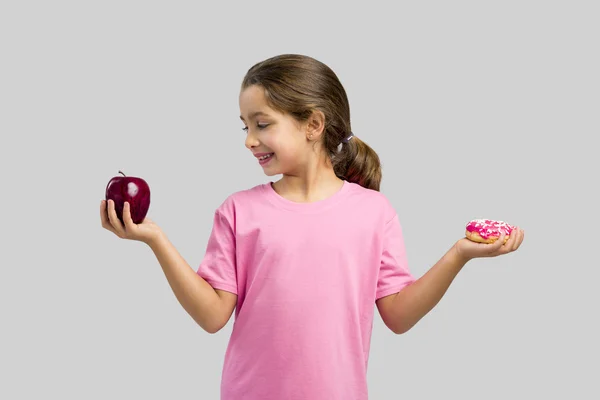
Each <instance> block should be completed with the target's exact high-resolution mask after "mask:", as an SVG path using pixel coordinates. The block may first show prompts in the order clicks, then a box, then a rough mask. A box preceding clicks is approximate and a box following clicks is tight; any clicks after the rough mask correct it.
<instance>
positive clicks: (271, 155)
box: [258, 153, 275, 161]
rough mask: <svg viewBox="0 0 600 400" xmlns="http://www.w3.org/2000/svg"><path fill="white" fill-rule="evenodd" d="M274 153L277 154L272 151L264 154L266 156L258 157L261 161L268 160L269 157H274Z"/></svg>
mask: <svg viewBox="0 0 600 400" xmlns="http://www.w3.org/2000/svg"><path fill="white" fill-rule="evenodd" d="M274 154H275V153H270V154H267V155H264V156H262V157H258V159H259V160H260V161H263V160H266V159H267V158H271V157H273V155H274Z"/></svg>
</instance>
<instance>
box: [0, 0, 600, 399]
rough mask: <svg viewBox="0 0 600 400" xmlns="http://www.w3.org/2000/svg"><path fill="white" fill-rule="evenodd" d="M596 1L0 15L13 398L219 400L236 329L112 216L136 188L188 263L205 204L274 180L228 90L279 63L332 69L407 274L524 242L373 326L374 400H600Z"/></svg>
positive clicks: (87, 9)
mask: <svg viewBox="0 0 600 400" xmlns="http://www.w3.org/2000/svg"><path fill="white" fill-rule="evenodd" d="M593 3H594V2H592V1H587V2H584V1H568V2H567V1H563V2H558V1H504V2H481V1H453V2H442V1H437V2H411V3H396V4H395V5H391V4H390V5H384V3H377V2H368V3H366V4H364V5H361V6H351V5H348V3H345V4H342V3H341V2H340V3H336V4H333V3H321V4H318V5H317V4H316V3H310V2H301V3H297V2H296V3H284V2H271V3H264V2H244V3H242V2H239V3H238V4H230V3H223V4H222V5H212V6H210V7H207V6H202V5H200V2H191V1H187V2H182V1H172V2H162V3H160V2H148V1H145V2H142V1H135V2H134V1H102V2H99V1H98V2H76V1H54V2H41V1H38V2H32V1H27V2H23V1H20V2H17V1H12V2H10V1H7V2H2V5H1V6H0V46H1V47H0V56H1V57H2V60H1V63H0V68H1V73H0V133H1V134H2V142H1V146H0V152H1V153H0V155H1V157H0V163H1V166H0V167H1V168H0V173H1V174H2V177H1V178H2V188H1V194H2V195H1V196H0V201H1V202H2V204H1V206H2V210H3V214H4V216H3V218H2V227H3V229H2V230H1V233H0V234H1V235H2V237H1V239H2V240H1V242H0V243H1V249H2V256H3V257H2V263H1V265H2V268H1V271H2V275H1V276H0V296H1V297H0V307H1V309H0V311H1V316H2V317H1V324H2V328H1V330H0V339H1V340H0V343H1V347H0V369H1V375H0V398H2V399H42V398H44V399H45V398H61V399H142V398H143V399H167V398H169V399H172V398H177V399H217V398H218V392H219V385H220V376H221V367H222V363H223V356H224V352H225V348H226V345H227V341H228V339H229V334H230V332H231V327H232V322H233V318H232V320H231V321H230V323H229V324H228V325H227V326H226V327H225V328H224V329H223V330H222V331H221V332H219V333H218V334H216V335H212V336H211V335H209V334H207V333H205V332H204V331H202V329H201V328H200V327H199V326H197V325H196V324H195V323H194V322H193V320H192V319H191V318H190V317H189V316H188V315H187V314H186V313H185V311H184V310H183V308H182V307H181V306H180V305H179V303H178V302H177V300H176V298H175V296H174V295H173V293H172V291H171V289H170V287H169V286H168V283H167V281H166V279H165V277H164V275H163V272H162V270H161V268H160V266H159V264H158V262H157V261H156V259H155V258H154V256H153V254H152V252H151V251H150V249H149V248H148V247H147V246H146V245H144V244H142V243H139V242H132V241H126V240H121V239H119V238H117V237H116V236H115V235H113V234H112V233H110V232H108V231H106V230H104V229H102V228H101V226H100V219H99V211H98V209H99V202H100V200H101V199H102V198H103V196H104V189H105V186H106V184H107V182H108V180H109V179H110V178H112V177H113V176H115V175H117V172H118V170H119V169H122V170H123V171H124V172H125V173H126V174H128V175H133V176H141V177H143V178H144V179H146V180H147V181H148V183H149V184H150V186H151V189H152V204H151V208H150V213H149V216H150V217H151V218H152V219H154V220H155V221H156V222H157V223H158V224H159V225H160V226H161V227H162V229H163V230H164V231H165V232H166V233H167V235H168V236H169V238H170V239H171V240H172V242H173V243H174V244H175V246H176V247H177V249H178V250H179V252H180V253H181V254H182V255H183V257H184V258H185V259H186V260H187V261H188V263H189V264H190V265H191V267H192V268H194V269H196V268H197V265H198V264H199V262H200V261H201V259H202V257H203V255H204V251H205V247H206V242H207V239H208V236H209V234H210V229H211V224H212V216H213V211H214V209H215V208H216V207H217V206H218V205H219V204H220V203H221V202H222V201H223V200H224V199H225V197H226V196H228V195H229V194H231V193H232V192H234V191H237V190H242V189H246V188H249V187H252V186H254V185H257V184H260V183H264V182H267V181H268V180H269V178H268V177H265V176H264V175H263V173H262V170H261V168H260V167H259V166H258V164H257V163H256V161H255V160H253V158H252V157H251V155H250V153H249V152H248V151H247V150H246V149H245V148H244V137H245V133H244V132H243V131H242V130H241V129H242V128H243V123H242V122H241V121H240V120H239V117H238V116H239V105H238V94H239V91H238V89H239V85H240V82H241V79H242V78H243V76H244V74H245V72H246V71H247V69H248V68H250V67H251V66H252V65H253V64H254V63H255V62H258V61H261V60H263V59H265V58H267V57H270V56H273V55H276V54H280V53H301V54H307V55H310V56H313V57H315V58H317V59H319V60H321V61H323V62H325V63H326V64H328V65H329V66H330V67H331V68H333V70H334V71H335V72H336V73H337V74H338V76H339V78H340V80H341V81H342V83H343V85H344V86H345V88H346V90H347V93H348V96H349V99H350V103H351V113H352V127H353V130H354V132H355V133H356V134H357V135H358V136H360V137H361V139H363V140H365V141H366V142H367V143H369V144H370V145H371V146H372V147H373V148H374V149H375V150H376V151H377V152H378V153H379V155H380V156H381V158H382V160H383V166H384V179H383V183H382V192H384V193H385V194H386V195H387V196H388V197H389V199H390V200H391V201H392V203H393V204H394V206H395V207H396V209H397V211H398V213H399V215H400V219H401V223H402V225H403V229H404V232H405V240H406V248H407V251H408V259H409V262H410V267H411V270H412V272H413V273H414V274H415V275H417V276H421V275H423V274H424V273H425V272H426V271H427V270H428V269H429V268H430V267H431V266H433V264H435V262H437V260H438V259H439V258H440V257H441V256H442V255H443V254H444V253H445V252H446V251H447V250H448V249H449V248H450V246H451V245H452V244H453V243H454V242H455V241H456V240H458V239H460V237H461V236H462V235H463V229H464V225H465V223H466V222H467V221H468V220H470V219H473V218H479V217H485V218H494V219H502V220H505V221H507V222H509V223H513V224H517V225H520V226H521V227H523V228H524V229H525V231H526V239H525V241H524V243H523V245H522V247H521V248H520V249H519V250H518V251H517V252H516V253H512V254H509V255H506V256H503V257H499V258H495V259H484V260H475V261H472V262H470V263H469V264H467V266H466V267H465V269H464V270H463V271H461V273H460V274H459V275H458V277H457V279H456V280H455V281H454V283H453V284H452V286H451V287H450V289H449V291H448V292H447V293H446V295H445V297H444V298H443V299H442V301H441V302H440V303H439V304H438V306H437V307H436V308H435V309H434V310H433V311H432V312H431V313H430V314H428V315H427V316H426V317H425V318H424V319H423V320H421V321H420V322H419V323H418V325H417V326H415V327H414V328H413V329H412V330H411V331H410V332H408V333H407V334H405V335H401V336H396V335H393V334H392V333H391V332H390V331H388V330H386V328H385V327H384V325H383V323H382V321H381V319H380V317H379V315H376V320H375V328H374V332H373V343H372V351H371V357H370V365H369V375H368V380H369V386H370V393H371V399H374V400H379V399H381V400H383V399H401V398H405V399H412V400H415V399H433V398H441V397H444V398H452V399H457V398H460V399H505V398H513V399H531V398H557V399H565V398H572V399H591V398H598V397H597V396H598V392H599V391H598V384H597V373H598V357H599V354H598V343H597V339H598V334H599V333H600V332H599V329H598V317H597V315H598V313H597V308H595V307H594V306H593V305H594V304H596V307H597V304H598V303H599V301H598V300H600V299H599V297H600V296H599V295H598V290H597V287H598V278H599V276H600V274H599V273H598V266H599V261H598V260H599V259H598V252H597V248H598V245H597V244H596V241H597V239H598V226H599V216H598V194H597V190H596V186H597V185H596V183H597V172H598V166H597V160H598V157H597V153H598V146H597V144H594V142H596V143H597V135H598V132H599V125H600V124H599V121H598V111H599V105H600V104H599V103H600V100H599V99H600V98H599V93H600V92H599V90H600V80H599V77H598V76H599V74H598V71H600V65H599V64H600V62H599V55H598V49H599V48H600V47H599V43H598V41H599V40H598V39H599V37H600V29H599V28H598V19H599V17H600V16H599V15H598V14H599V13H598V7H597V6H595V5H594V6H593ZM278 178H279V176H277V177H274V178H273V179H278Z"/></svg>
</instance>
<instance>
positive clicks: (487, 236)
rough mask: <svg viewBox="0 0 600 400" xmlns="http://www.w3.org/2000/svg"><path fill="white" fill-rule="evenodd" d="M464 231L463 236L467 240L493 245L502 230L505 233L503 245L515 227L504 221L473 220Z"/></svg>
mask: <svg viewBox="0 0 600 400" xmlns="http://www.w3.org/2000/svg"><path fill="white" fill-rule="evenodd" d="M466 229H467V231H466V232H465V236H466V237H467V239H469V240H472V241H473V242H479V243H494V242H495V241H496V240H498V238H499V237H500V231H501V230H503V231H504V232H505V233H506V236H505V237H504V243H506V241H507V240H508V239H509V238H510V234H511V232H512V231H513V229H515V227H514V226H512V225H509V224H507V223H506V222H504V221H494V220H492V219H474V220H472V221H469V223H468V224H467V227H466Z"/></svg>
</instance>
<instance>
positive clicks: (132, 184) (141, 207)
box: [106, 171, 150, 224]
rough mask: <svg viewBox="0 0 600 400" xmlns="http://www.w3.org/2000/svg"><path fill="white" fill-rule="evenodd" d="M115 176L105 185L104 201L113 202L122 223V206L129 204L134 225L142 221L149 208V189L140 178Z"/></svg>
mask: <svg viewBox="0 0 600 400" xmlns="http://www.w3.org/2000/svg"><path fill="white" fill-rule="evenodd" d="M119 173H120V174H122V175H123V176H118V175H117V176H115V177H114V178H112V179H111V180H110V181H109V182H108V185H106V201H108V200H109V199H110V200H113V201H114V202H115V211H116V213H117V217H119V220H120V221H121V222H123V206H124V205H125V202H126V201H127V202H129V206H130V207H129V209H130V210H131V219H132V220H133V222H134V223H135V224H139V223H141V222H142V221H143V220H144V217H146V214H147V213H148V209H149V208H150V187H149V186H148V183H146V181H145V180H143V179H142V178H137V177H134V176H126V175H125V174H124V173H123V172H121V171H119Z"/></svg>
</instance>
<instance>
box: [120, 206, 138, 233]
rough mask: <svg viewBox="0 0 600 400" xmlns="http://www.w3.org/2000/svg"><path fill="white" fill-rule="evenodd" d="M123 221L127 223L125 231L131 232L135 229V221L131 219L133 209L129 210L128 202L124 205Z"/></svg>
mask: <svg viewBox="0 0 600 400" xmlns="http://www.w3.org/2000/svg"><path fill="white" fill-rule="evenodd" d="M123 221H124V222H125V229H126V230H127V231H131V230H132V229H134V228H135V224H134V223H133V219H132V218H131V209H130V208H129V202H128V201H126V202H125V204H124V205H123Z"/></svg>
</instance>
